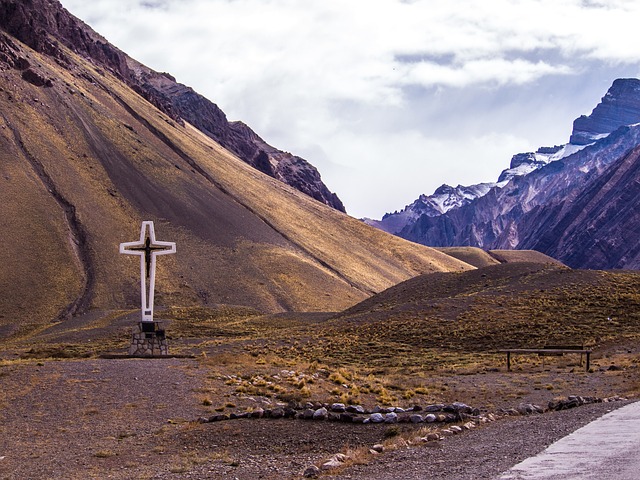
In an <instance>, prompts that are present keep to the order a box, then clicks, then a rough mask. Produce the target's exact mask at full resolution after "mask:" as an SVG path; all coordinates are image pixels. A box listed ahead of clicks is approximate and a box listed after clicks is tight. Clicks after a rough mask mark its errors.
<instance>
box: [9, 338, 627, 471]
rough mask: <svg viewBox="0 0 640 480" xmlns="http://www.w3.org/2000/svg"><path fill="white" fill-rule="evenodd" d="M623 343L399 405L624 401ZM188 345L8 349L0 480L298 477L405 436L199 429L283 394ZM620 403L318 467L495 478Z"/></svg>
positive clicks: (245, 426) (510, 422)
mask: <svg viewBox="0 0 640 480" xmlns="http://www.w3.org/2000/svg"><path fill="white" fill-rule="evenodd" d="M245 347H246V346H245ZM633 348H634V346H628V347H624V346H617V347H610V348H609V350H606V351H605V350H603V351H600V352H598V354H597V355H595V354H594V356H595V357H596V358H595V359H594V362H593V364H594V368H593V369H592V370H593V371H592V373H587V372H584V371H583V369H582V368H580V366H579V365H577V364H575V365H574V364H573V363H572V362H571V361H570V360H568V359H549V360H547V361H546V362H545V364H544V365H542V364H539V363H531V364H529V363H523V364H521V365H520V366H519V368H516V369H515V370H514V371H512V372H507V371H506V368H505V366H504V364H503V363H499V364H496V365H490V366H489V367H490V368H484V367H483V368H479V369H478V371H476V372H473V371H469V370H468V369H467V370H465V372H464V374H455V373H451V374H446V373H440V374H433V375H430V376H429V380H428V381H429V382H430V384H431V385H433V387H434V388H433V390H432V391H431V392H430V393H429V395H428V396H420V395H416V396H414V397H412V398H408V399H404V398H403V399H400V400H399V401H398V402H397V403H398V406H402V407H409V406H412V405H415V404H421V405H426V404H428V403H430V402H431V401H435V400H440V401H443V402H452V401H461V402H464V403H467V404H468V405H471V406H473V407H477V408H479V409H480V410H481V411H482V412H485V413H487V412H499V411H500V410H501V409H506V408H512V407H516V406H517V405H519V404H520V403H523V402H524V403H535V404H539V405H542V406H545V405H546V404H547V403H548V402H549V401H550V400H552V399H554V398H558V397H563V396H567V395H573V394H575V395H583V396H598V397H611V396H616V395H623V396H624V395H629V394H632V393H633V392H634V391H636V390H637V387H638V385H639V378H638V358H639V357H638V353H639V352H638V351H636V350H633ZM193 351H194V352H195V351H200V352H201V353H200V354H199V355H198V356H195V357H194V358H166V359H123V358H117V359H104V358H86V359H52V358H44V359H22V358H19V356H20V355H17V353H19V352H18V351H15V352H13V353H9V352H6V351H5V352H4V355H3V358H4V360H2V362H1V363H0V385H1V387H2V388H1V389H0V478H2V479H12V480H13V479H24V478H32V479H50V478H69V479H75V478H114V479H130V478H149V479H165V478H166V479H171V478H195V479H199V478H202V479H204V478H229V479H235V478H237V479H254V478H263V479H283V478H285V479H286V478H301V475H302V473H303V472H304V470H305V468H307V467H308V466H310V465H312V464H316V465H320V464H321V463H322V462H323V461H324V460H326V459H328V458H329V457H331V456H332V455H333V454H335V453H340V452H342V453H344V452H349V451H354V450H356V449H358V448H359V447H367V448H365V449H364V450H368V448H369V447H371V446H373V445H374V444H377V443H381V442H389V441H390V436H391V433H392V434H393V435H396V434H398V433H407V430H409V429H411V428H414V429H417V428H418V427H413V426H411V425H402V426H401V427H400V430H401V432H398V431H393V432H391V433H390V430H389V428H390V427H389V426H388V425H354V424H341V423H334V422H313V421H303V420H290V419H286V420H285V419H282V420H273V419H259V420H258V419H238V420H228V421H221V422H215V423H205V424H200V423H198V422H197V420H198V419H199V418H200V417H208V416H210V415H212V414H214V413H216V412H225V413H230V412H239V411H246V410H251V409H254V408H256V407H258V406H260V407H265V408H267V407H270V406H273V405H274V404H275V403H277V402H278V401H279V400H278V399H277V397H274V396H271V397H267V396H263V395H255V392H251V391H249V392H244V391H243V389H242V388H240V387H239V386H238V385H239V382H241V381H243V380H241V379H240V378H239V377H238V375H237V373H238V369H239V368H240V367H239V365H240V364H239V363H234V361H233V358H234V357H237V358H240V357H241V356H242V353H241V350H238V351H235V350H234V349H233V348H231V349H229V348H228V347H224V346H220V345H212V344H210V343H208V344H199V345H197V348H195V347H194V348H193ZM242 351H244V350H242ZM203 352H204V353H203ZM12 355H13V358H12ZM22 356H24V355H22ZM216 359H217V361H215V360H216ZM523 361H524V360H523ZM242 368H243V371H244V372H245V373H244V375H245V378H249V377H251V378H252V379H253V378H255V375H254V373H255V372H259V373H260V376H261V378H273V379H275V378H280V377H282V376H283V375H284V374H283V373H281V372H282V371H284V372H287V370H286V369H285V370H283V367H282V365H270V364H268V363H267V364H261V362H258V364H256V365H255V366H253V367H251V366H247V365H245V364H243V365H242ZM252 369H253V370H255V372H252ZM323 381H326V382H328V380H327V379H324V380H323V379H321V378H320V379H318V380H317V381H316V384H315V385H316V387H317V388H322V389H324V390H330V387H329V386H328V385H329V383H327V385H326V386H325V385H323V383H322V382H323ZM245 383H246V381H245ZM242 385H245V384H242ZM242 385H241V386H242ZM337 388H341V387H337ZM256 392H257V390H256ZM437 392H439V393H437ZM362 398H363V400H365V401H364V402H363V403H367V405H365V406H367V407H369V408H372V407H373V406H374V404H375V400H374V398H373V397H367V396H364V395H363V396H362ZM308 400H325V399H323V398H313V397H312V398H309V399H308ZM623 404H624V402H622V401H618V402H613V403H602V404H594V405H587V406H582V407H578V408H576V409H572V410H569V411H564V412H556V413H545V414H539V415H532V416H526V417H521V416H518V417H504V418H501V419H500V420H498V421H496V422H493V423H489V424H487V425H485V426H481V427H479V428H478V429H476V430H473V431H470V432H465V433H463V434H460V435H459V436H455V437H451V438H446V439H444V440H442V441H440V442H435V443H434V442H431V444H425V445H424V446H411V447H407V446H402V444H401V443H400V445H401V446H400V447H399V448H397V449H396V446H397V444H396V446H394V447H393V448H392V449H390V450H393V451H387V452H385V453H383V454H380V455H376V456H372V455H364V456H356V458H357V461H354V462H351V463H350V465H349V466H348V467H343V468H341V469H338V470H332V471H329V472H326V473H323V475H325V476H327V477H336V478H363V479H365V478H371V479H373V478H376V479H378V478H381V479H384V478H407V479H412V478H424V475H425V474H426V472H429V475H430V478H441V479H453V478H456V479H464V478H492V477H493V476H495V475H497V474H499V473H500V472H501V471H503V470H505V469H507V468H509V467H511V466H512V465H514V464H515V463H517V462H518V461H520V460H522V459H523V458H526V456H528V455H532V454H535V453H536V452H537V451H540V450H542V449H543V448H544V447H545V446H546V445H547V444H549V443H551V442H552V441H554V440H555V439H557V438H559V437H561V436H562V435H564V434H567V433H569V432H570V431H573V430H575V429H577V428H579V427H580V426H581V425H582V424H584V423H587V422H588V421H589V420H591V419H594V418H597V416H600V415H602V414H604V413H606V412H607V411H610V410H611V409H613V408H616V407H618V406H622V405H623ZM398 438H399V437H398Z"/></svg>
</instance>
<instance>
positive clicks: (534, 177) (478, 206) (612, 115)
mask: <svg viewBox="0 0 640 480" xmlns="http://www.w3.org/2000/svg"><path fill="white" fill-rule="evenodd" d="M618 112H621V113H620V115H618ZM638 122H640V80H638V79H618V80H616V81H615V82H614V83H613V85H612V87H611V88H610V89H609V91H608V92H607V94H606V95H605V96H604V97H603V99H602V101H601V102H600V103H599V104H598V105H597V106H596V107H595V108H594V110H593V112H592V113H591V115H589V116H584V115H583V116H581V117H579V118H578V119H577V120H576V121H575V122H574V129H573V131H572V135H571V139H572V141H575V142H577V143H572V142H571V141H570V142H569V143H567V144H565V145H559V146H554V147H543V148H540V149H539V150H538V151H537V152H535V153H522V154H516V155H514V156H513V158H512V160H511V164H510V168H509V169H507V170H504V171H503V172H502V173H501V175H500V177H499V179H498V182H496V183H493V184H481V185H482V187H483V192H481V193H482V194H481V195H477V196H475V197H474V196H472V195H469V196H467V197H464V196H462V195H461V194H460V192H469V191H472V187H473V186H472V187H460V186H459V187H457V188H456V189H452V188H451V187H448V189H449V190H447V189H445V188H443V187H441V188H440V189H438V190H437V191H436V193H434V194H433V195H431V196H421V197H420V198H419V199H418V200H417V201H416V202H414V203H412V204H410V205H408V206H407V207H405V209H403V210H402V211H400V212H397V213H395V214H391V215H386V216H385V217H383V219H382V220H381V221H370V220H366V222H367V223H369V224H371V225H373V226H376V227H378V228H382V229H383V230H386V231H389V232H391V233H394V234H397V235H399V236H401V237H403V238H407V239H409V240H412V241H416V242H419V243H422V244H425V245H430V246H434V247H448V246H464V245H469V246H478V247H481V248H485V249H505V248H511V249H536V250H539V251H541V252H542V253H545V254H548V255H551V256H553V257H554V258H557V259H558V260H560V261H562V262H565V263H567V264H568V265H569V266H571V267H574V268H601V269H607V268H638V265H639V264H640V260H639V259H638V258H637V252H636V250H637V248H636V243H635V242H634V241H631V244H630V245H629V246H625V245H619V244H618V242H617V240H616V238H615V237H608V236H607V235H606V234H605V233H604V232H605V230H603V228H604V226H605V225H606V224H607V222H604V221H603V220H602V214H601V213H600V214H597V213H596V211H595V210H599V209H602V208H606V207H605V206H604V205H600V206H598V207H596V206H594V204H593V201H591V202H589V201H587V200H586V199H585V195H587V196H588V195H591V196H594V198H595V196H598V192H597V188H600V189H605V188H607V189H611V187H608V186H607V185H606V182H605V183H603V182H599V181H598V180H597V179H598V177H599V176H601V175H604V174H605V172H606V170H607V169H608V168H611V169H614V170H615V169H618V168H622V166H621V165H622V164H623V163H625V162H627V163H628V162H630V161H633V158H635V157H634V156H633V155H632V156H631V157H630V159H627V160H625V156H626V155H627V154H629V153H630V152H632V151H633V150H634V148H635V147H636V146H637V145H638V144H640V140H639V138H638V125H637V123H638ZM587 140H588V143H587ZM625 171H627V172H629V173H630V174H631V173H632V174H633V175H636V174H637V173H636V172H635V170H634V169H633V168H632V167H631V166H628V167H627V168H626V170H625ZM613 177H614V176H611V178H613ZM637 178H638V177H631V178H630V179H628V182H626V183H624V182H622V181H620V179H618V188H617V192H618V194H619V195H620V196H624V197H625V198H627V201H631V203H630V204H628V205H627V204H624V202H622V203H621V202H620V201H619V200H615V199H614V198H613V196H612V195H608V196H605V195H600V196H599V197H598V198H601V199H602V201H605V199H606V201H607V202H611V204H612V205H613V204H615V205H617V206H618V207H619V208H621V209H622V210H623V211H625V212H627V213H624V214H618V215H614V218H616V219H618V220H620V221H621V222H623V224H621V225H620V226H619V227H614V226H613V225H610V224H608V226H607V229H606V231H607V232H608V234H609V235H621V229H630V230H631V231H632V232H635V231H637V230H638V229H637V226H636V225H635V222H638V221H640V219H638V218H636V217H635V215H634V214H633V212H632V210H633V208H634V206H637V205H638V202H640V198H637V197H636V196H635V192H636V190H637V188H636V186H635V184H636V183H637ZM596 186H599V187H596ZM613 191H614V192H615V191H616V189H614V190H613ZM442 192H447V194H448V196H445V198H444V199H443V198H442V195H440V198H438V193H440V194H442ZM587 192H590V193H587ZM576 198H582V202H583V207H586V205H591V206H592V207H593V208H594V209H595V210H594V211H593V212H592V213H593V215H596V216H597V217H598V218H600V220H599V223H598V224H597V225H596V224H595V223H594V222H592V220H593V219H590V218H588V217H587V216H584V215H578V212H577V211H575V210H572V206H571V201H573V200H575V199H576ZM435 201H437V202H439V203H440V204H444V203H448V204H450V205H452V207H451V208H448V209H443V211H436V210H434V209H433V208H428V205H429V203H430V202H431V203H433V202H435ZM421 205H427V208H421ZM563 216H566V217H564V218H563ZM578 217H580V218H582V219H583V221H582V223H581V224H580V225H576V226H575V227H574V228H576V229H578V230H580V229H581V230H582V231H585V232H589V233H590V235H592V236H593V237H594V238H597V242H596V243H594V242H591V241H590V240H588V239H586V238H585V237H584V235H574V236H573V240H572V241H568V240H567V238H565V236H566V235H568V233H566V234H565V232H564V231H563V226H564V225H568V224H571V225H574V223H575V221H576V220H577V218H578ZM594 218H595V217H594ZM541 225H542V227H541ZM622 225H624V228H623V227H622ZM578 237H579V238H582V241H581V242H580V241H578V240H577V239H578ZM622 237H623V238H628V236H627V235H622ZM600 244H602V245H607V248H612V249H613V250H612V251H617V252H619V253H618V254H613V253H610V254H603V253H602V252H600V251H599V250H600V249H601V246H598V245H600Z"/></svg>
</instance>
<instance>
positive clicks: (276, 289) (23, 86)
mask: <svg viewBox="0 0 640 480" xmlns="http://www.w3.org/2000/svg"><path fill="white" fill-rule="evenodd" d="M54 40H55V39H53V40H51V41H52V42H54ZM61 58H63V59H64V60H61ZM0 112H1V114H0V201H1V202H2V205H3V207H2V209H1V210H0V212H1V213H0V224H1V225H2V226H3V228H2V229H0V240H1V241H2V243H3V245H4V248H3V249H2V251H1V253H0V262H1V263H2V265H3V268H2V269H1V270H0V286H1V287H2V290H3V293H4V295H3V298H2V301H1V302H2V305H1V309H0V311H1V315H2V318H0V335H10V334H13V335H17V334H20V333H24V332H26V331H29V330H33V329H36V328H39V327H40V326H42V325H44V324H46V323H47V322H50V321H51V320H56V319H64V318H66V317H67V316H69V315H77V314H80V313H83V312H87V311H89V310H92V309H93V310H111V309H120V308H136V306H137V305H138V303H139V290H138V281H139V279H138V278H137V274H138V272H139V270H138V268H137V259H133V258H131V257H128V256H123V255H119V254H118V244H119V243H120V242H123V241H131V240H135V239H136V238H137V236H138V232H139V227H140V221H141V220H154V221H155V222H156V233H157V236H158V238H159V239H160V240H170V241H175V242H177V247H178V253H177V254H176V255H171V256H167V257H163V258H161V259H160V260H159V262H158V268H159V271H158V282H157V288H156V290H157V293H156V304H157V305H159V306H162V305H193V304H219V303H226V304H237V305H247V306H250V307H254V308H257V309H259V310H262V311H271V312H276V311H283V310H307V311H314V310H328V311H331V310H333V311H335V310H339V309H342V308H344V307H346V306H349V305H351V304H353V303H355V302H357V301H359V300H362V299H363V298H366V297H367V296H368V295H370V294H371V293H372V292H376V291H380V290H382V289H384V288H387V287H389V286H391V285H393V284H395V283H397V282H399V281H402V280H405V279H407V278H409V277H411V276H414V275H416V274H418V273H422V272H429V271H457V270H466V269H469V268H471V267H470V266H469V265H467V264H465V263H463V262H460V261H458V260H456V259H454V258H452V257H449V256H447V255H444V254H442V253H440V252H437V251H435V250H433V249H430V248H427V247H422V246H418V245H415V244H412V243H409V242H406V241H405V240H402V239H399V238H396V237H393V236H390V235H387V234H385V233H383V232H380V231H377V230H375V229H372V228H370V227H368V226H366V225H363V224H362V223H361V222H359V221H358V220H355V219H353V218H350V217H348V216H347V215H345V214H343V213H341V212H338V211H336V210H335V209H333V208H330V207H328V206H326V205H324V204H322V203H320V202H317V201H316V200H313V199H312V198H310V197H309V196H307V195H304V194H302V193H300V192H299V191H297V190H295V189H294V188H292V187H289V186H287V185H285V184H283V183H282V182H280V181H278V180H275V179H273V178H271V177H269V176H267V175H265V174H263V173H261V172H259V171H258V170H256V169H254V168H252V167H250V166H249V165H247V164H246V163H243V162H242V161H240V160H239V159H238V158H237V157H236V156H235V155H234V154H232V153H231V152H229V151H228V150H226V149H225V148H223V147H221V146H220V145H219V144H218V143H216V142H214V141H213V140H212V139H211V138H210V137H208V136H207V135H205V134H204V133H202V132H201V131H200V130H198V129H196V128H195V127H194V126H192V125H190V124H188V123H186V122H185V123H184V124H180V123H178V122H176V121H174V120H173V119H172V118H171V117H169V116H167V115H166V114H165V113H163V112H161V111H160V110H158V109H157V108H156V107H155V106H153V105H152V104H150V103H149V102H147V101H146V100H145V99H143V98H142V97H141V96H140V95H139V94H138V93H137V92H136V91H134V90H133V89H132V88H131V87H129V86H128V85H127V84H125V83H124V82H123V81H122V80H121V78H119V76H117V75H115V74H114V73H112V72H110V71H108V70H106V69H103V68H101V67H99V66H96V64H95V62H94V61H93V60H89V59H86V58H85V57H83V56H81V55H79V54H77V53H74V52H72V51H71V50H69V49H68V48H66V47H64V46H63V45H60V44H59V45H57V46H56V48H55V55H53V56H51V55H45V54H40V53H38V52H36V51H34V50H32V49H30V48H29V47H27V46H26V45H24V44H22V43H20V42H19V41H18V40H17V39H15V38H12V37H10V36H9V35H7V34H3V33H0Z"/></svg>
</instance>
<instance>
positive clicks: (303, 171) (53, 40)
mask: <svg viewBox="0 0 640 480" xmlns="http://www.w3.org/2000/svg"><path fill="white" fill-rule="evenodd" d="M0 27H2V28H3V29H5V30H6V31H7V32H8V33H9V34H11V35H13V36H15V37H16V38H17V39H18V40H20V41H22V42H23V43H25V44H27V45H28V46H30V47H31V48H33V49H35V50H36V51H38V52H40V53H44V54H46V55H50V56H52V57H54V58H55V59H56V61H58V62H59V63H61V64H63V65H64V64H66V63H67V62H68V57H67V55H66V54H65V53H64V52H63V49H61V45H64V46H66V47H68V48H70V49H71V50H73V51H74V52H77V53H78V54H80V55H82V56H83V57H85V58H88V59H91V61H92V62H93V63H95V64H96V65H99V66H100V67H101V68H105V69H107V70H109V71H110V72H111V73H113V74H114V75H116V76H117V77H118V78H120V79H121V80H122V81H124V82H125V83H126V84H127V85H129V86H130V87H131V88H133V89H134V90H135V91H137V92H138V93H140V94H141V95H142V96H143V97H144V98H146V99H147V100H148V101H149V102H151V103H152V104H154V105H155V106H156V107H158V108H159V109H160V110H162V111H163V112H164V113H165V114H167V115H168V116H169V117H170V118H172V119H173V120H175V121H176V122H177V123H180V124H183V122H184V121H187V122H189V123H191V124H192V125H194V126H196V127H197V128H198V129H200V130H201V131H202V132H204V133H205V134H207V135H208V136H210V137H211V138H213V139H214V140H216V141H217V142H218V143H220V144H221V145H222V146H224V147H225V148H227V149H228V150H230V151H231V152H233V153H235V154H236V155H238V157H239V158H240V159H242V160H243V161H245V162H246V163H248V164H249V165H251V166H253V167H255V168H257V169H258V170H260V171H262V172H263V173H266V174H267V175H270V176H272V177H274V178H277V179H278V180H281V181H283V182H285V183H287V184H289V185H291V186H293V187H294V188H296V189H298V190H300V191H301V192H304V193H306V194H307V195H310V196H311V197H313V198H315V199H316V200H318V201H320V202H322V203H325V204H326V205H329V206H331V207H333V208H335V209H337V210H340V211H342V212H344V211H345V209H344V205H343V204H342V202H341V201H340V199H339V198H338V197H337V195H335V194H334V193H331V192H330V191H329V189H328V188H327V187H326V185H324V183H323V182H322V179H321V178H320V174H319V173H318V171H317V170H316V168H315V167H314V166H313V165H311V164H309V163H308V162H307V161H306V160H304V159H302V158H300V157H296V156H294V155H291V154H289V153H285V152H282V151H280V150H278V149H276V148H274V147H271V146H270V145H268V144H266V143H265V142H264V141H263V140H262V139H260V138H259V137H258V136H257V135H256V134H255V133H254V132H253V131H252V130H251V129H250V128H249V127H247V126H246V125H242V126H238V125H237V124H236V123H233V122H231V123H230V122H228V121H227V117H226V115H225V114H224V112H223V111H222V110H220V108H218V106H217V105H215V104H214V103H213V102H211V101H210V100H208V99H206V98H205V97H203V96H202V95H200V94H198V93H197V92H195V91H194V90H193V89H192V88H190V87H187V86H185V85H182V84H180V83H177V82H176V81H175V78H173V77H172V76H171V75H169V74H167V73H158V72H155V71H153V70H151V69H150V68H147V67H146V66H144V65H142V64H140V63H139V62H137V61H135V60H133V59H132V58H131V57H129V56H128V55H127V54H125V53H124V52H122V51H120V50H119V49H117V48H115V47H114V46H113V45H111V44H109V43H108V42H107V41H106V40H105V39H104V38H103V37H101V36H100V35H98V34H97V33H96V32H94V31H93V30H92V29H91V28H90V27H88V26H87V25H86V24H84V23H83V22H82V21H80V20H79V19H77V18H75V17H74V16H73V15H71V14H70V13H69V12H68V11H67V10H65V9H64V8H63V7H62V5H61V4H60V3H59V2H58V1H57V0H2V1H0Z"/></svg>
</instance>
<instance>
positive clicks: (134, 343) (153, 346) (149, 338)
mask: <svg viewBox="0 0 640 480" xmlns="http://www.w3.org/2000/svg"><path fill="white" fill-rule="evenodd" d="M120 253H123V254H125V255H138V256H139V257H140V303H141V312H142V318H141V321H140V322H139V323H138V326H137V328H134V331H133V335H132V338H131V346H130V348H129V354H130V355H135V356H139V355H142V356H149V355H151V356H155V355H168V354H169V347H168V344H167V338H166V336H165V331H164V328H163V327H162V324H161V322H156V321H154V319H153V297H154V291H155V283H156V257H157V256H158V255H167V254H170V253H176V244H175V243H174V242H162V241H159V240H156V234H155V230H154V228H153V222H152V221H144V222H142V227H141V228H140V239H139V240H137V241H135V242H124V243H121V244H120Z"/></svg>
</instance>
